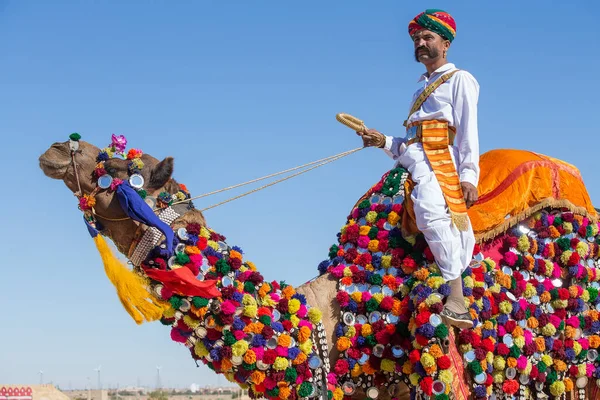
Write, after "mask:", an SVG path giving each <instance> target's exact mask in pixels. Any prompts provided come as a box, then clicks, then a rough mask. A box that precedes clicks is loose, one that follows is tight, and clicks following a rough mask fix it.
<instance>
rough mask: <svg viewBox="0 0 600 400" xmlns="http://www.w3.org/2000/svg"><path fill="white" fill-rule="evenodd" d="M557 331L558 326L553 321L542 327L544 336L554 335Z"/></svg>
mask: <svg viewBox="0 0 600 400" xmlns="http://www.w3.org/2000/svg"><path fill="white" fill-rule="evenodd" d="M555 333H556V327H555V326H554V325H552V324H551V323H548V324H546V326H544V327H543V328H542V335H544V336H554V334H555Z"/></svg>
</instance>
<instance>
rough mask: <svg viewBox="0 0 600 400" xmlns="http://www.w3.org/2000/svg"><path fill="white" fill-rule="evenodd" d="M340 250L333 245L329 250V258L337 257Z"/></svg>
mask: <svg viewBox="0 0 600 400" xmlns="http://www.w3.org/2000/svg"><path fill="white" fill-rule="evenodd" d="M339 249H340V248H339V247H338V246H337V245H335V244H334V245H333V246H331V247H330V248H329V258H335V257H337V252H338V250H339Z"/></svg>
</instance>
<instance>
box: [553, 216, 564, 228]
mask: <svg viewBox="0 0 600 400" xmlns="http://www.w3.org/2000/svg"><path fill="white" fill-rule="evenodd" d="M562 223H563V220H562V218H561V217H556V218H554V226H559V225H562Z"/></svg>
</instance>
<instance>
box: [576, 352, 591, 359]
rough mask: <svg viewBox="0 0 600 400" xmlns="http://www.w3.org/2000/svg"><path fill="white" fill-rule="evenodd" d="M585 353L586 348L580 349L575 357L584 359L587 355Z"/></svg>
mask: <svg viewBox="0 0 600 400" xmlns="http://www.w3.org/2000/svg"><path fill="white" fill-rule="evenodd" d="M587 353H588V351H587V350H581V353H579V355H578V356H577V357H579V358H581V359H582V360H585V358H586V357H587Z"/></svg>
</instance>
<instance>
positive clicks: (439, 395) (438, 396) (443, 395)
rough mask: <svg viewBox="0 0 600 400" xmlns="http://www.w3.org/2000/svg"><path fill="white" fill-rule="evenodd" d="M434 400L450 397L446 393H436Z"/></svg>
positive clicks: (447, 399) (445, 399)
mask: <svg viewBox="0 0 600 400" xmlns="http://www.w3.org/2000/svg"><path fill="white" fill-rule="evenodd" d="M435 400H450V397H448V395H447V394H446V393H442V394H438V395H436V396H435Z"/></svg>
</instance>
